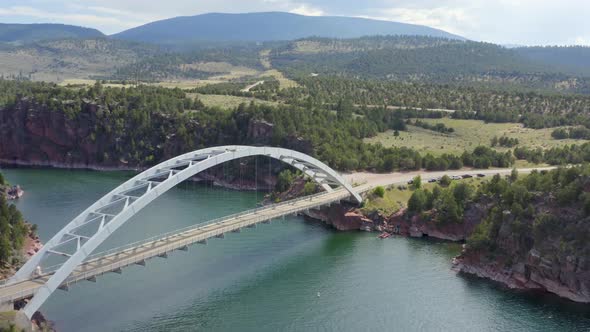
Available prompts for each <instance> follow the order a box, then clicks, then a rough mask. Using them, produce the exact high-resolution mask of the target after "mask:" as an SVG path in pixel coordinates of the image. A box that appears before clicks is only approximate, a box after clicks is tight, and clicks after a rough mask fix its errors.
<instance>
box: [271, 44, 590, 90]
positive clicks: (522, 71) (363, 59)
mask: <svg viewBox="0 0 590 332" xmlns="http://www.w3.org/2000/svg"><path fill="white" fill-rule="evenodd" d="M271 62H272V64H273V66H275V67H276V68H277V69H279V70H282V71H284V72H286V73H287V74H288V75H290V76H292V77H302V76H309V75H311V74H312V73H313V74H321V75H338V76H346V77H354V78H363V79H380V80H383V79H387V80H395V81H416V82H432V83H443V84H449V83H458V84H467V85H480V86H481V85H484V86H502V87H503V88H511V87H526V88H532V89H539V90H558V91H564V92H579V93H588V92H590V85H589V82H588V79H586V78H584V77H583V74H584V73H580V72H578V73H577V74H572V73H570V72H569V71H567V70H564V69H563V68H562V67H563V66H561V65H559V64H557V63H556V62H555V61H554V62H553V63H548V62H547V61H545V60H541V59H531V58H530V57H528V56H525V55H523V54H521V53H519V52H518V51H516V50H512V49H507V48H504V47H502V46H499V45H495V44H489V43H481V42H471V41H458V40H449V39H444V38H433V37H424V36H383V37H362V38H355V39H345V40H342V39H327V38H323V39H322V38H308V39H302V40H297V41H293V42H291V43H290V44H289V45H287V46H283V47H278V48H276V49H275V50H274V51H273V52H272V53H271ZM580 76H581V77H580Z"/></svg>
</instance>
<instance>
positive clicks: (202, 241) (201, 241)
mask: <svg viewBox="0 0 590 332" xmlns="http://www.w3.org/2000/svg"><path fill="white" fill-rule="evenodd" d="M197 243H198V244H207V239H205V240H200V241H197Z"/></svg>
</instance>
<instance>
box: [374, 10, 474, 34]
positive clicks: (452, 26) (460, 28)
mask: <svg viewBox="0 0 590 332" xmlns="http://www.w3.org/2000/svg"><path fill="white" fill-rule="evenodd" d="M380 12H381V15H382V16H381V17H380V18H382V19H387V20H391V21H398V22H404V23H412V24H419V25H426V26H429V27H433V28H437V29H442V30H445V31H448V32H451V33H456V34H464V33H466V32H468V31H466V30H468V28H469V27H470V26H473V25H474V21H475V20H474V18H473V17H472V16H471V15H470V14H469V13H467V11H466V10H465V9H464V8H449V7H436V8H388V9H382V10H380Z"/></svg>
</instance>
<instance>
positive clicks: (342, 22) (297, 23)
mask: <svg viewBox="0 0 590 332" xmlns="http://www.w3.org/2000/svg"><path fill="white" fill-rule="evenodd" d="M368 35H419V36H431V37H443V38H451V39H461V40H464V38H463V37H460V36H456V35H453V34H450V33H448V32H445V31H442V30H438V29H433V28H430V27H427V26H421V25H413V24H405V23H397V22H390V21H379V20H371V19H365V18H353V17H330V16H303V15H296V14H290V13H282V12H268V13H246V14H220V13H211V14H203V15H197V16H183V17H175V18H170V19H166V20H162V21H156V22H152V23H148V24H146V25H142V26H139V27H136V28H133V29H129V30H126V31H123V32H120V33H118V34H115V35H113V37H115V38H119V39H125V40H132V41H140V42H151V43H159V44H176V43H186V42H210V41H217V42H219V41H255V42H259V41H272V40H294V39H299V38H305V37H310V36H317V37H331V38H356V37H361V36H368Z"/></svg>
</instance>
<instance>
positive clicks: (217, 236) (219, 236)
mask: <svg viewBox="0 0 590 332" xmlns="http://www.w3.org/2000/svg"><path fill="white" fill-rule="evenodd" d="M215 237H216V238H218V239H225V233H221V234H217V235H215Z"/></svg>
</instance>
